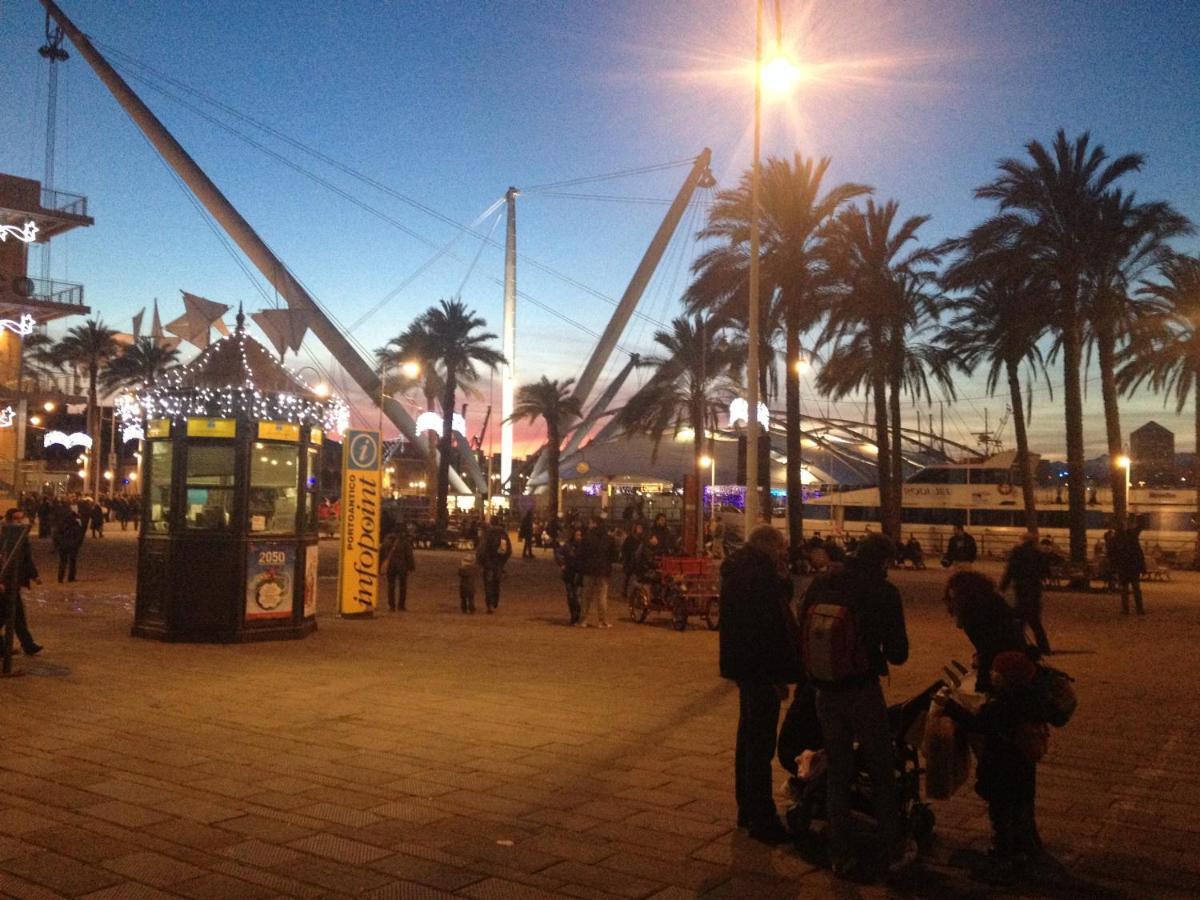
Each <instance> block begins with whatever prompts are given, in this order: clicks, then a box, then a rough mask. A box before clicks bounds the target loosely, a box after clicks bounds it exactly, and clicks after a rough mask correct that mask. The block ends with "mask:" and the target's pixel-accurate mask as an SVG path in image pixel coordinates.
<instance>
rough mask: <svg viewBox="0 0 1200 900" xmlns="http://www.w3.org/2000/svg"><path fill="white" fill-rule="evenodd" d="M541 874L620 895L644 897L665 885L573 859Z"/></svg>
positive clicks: (551, 867)
mask: <svg viewBox="0 0 1200 900" xmlns="http://www.w3.org/2000/svg"><path fill="white" fill-rule="evenodd" d="M541 874H542V875H545V876H547V877H548V878H557V879H560V880H562V881H564V882H566V883H568V884H580V885H584V886H586V887H590V888H595V889H597V890H601V891H605V892H607V893H610V894H616V895H618V896H621V897H645V896H647V895H649V894H652V893H654V892H655V891H657V890H659V889H660V888H662V887H664V886H665V885H664V883H663V882H662V881H651V880H649V879H646V878H639V877H638V876H636V875H630V874H628V873H626V872H619V871H617V870H615V869H609V868H604V867H603V866H589V865H585V864H583V863H579V862H574V861H565V862H560V863H558V864H556V865H553V866H550V867H549V868H548V869H545V870H543V871H542V872H541Z"/></svg>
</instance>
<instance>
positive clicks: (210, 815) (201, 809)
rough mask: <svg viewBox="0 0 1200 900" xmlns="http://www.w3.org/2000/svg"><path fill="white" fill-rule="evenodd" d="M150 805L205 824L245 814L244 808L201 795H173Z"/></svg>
mask: <svg viewBox="0 0 1200 900" xmlns="http://www.w3.org/2000/svg"><path fill="white" fill-rule="evenodd" d="M148 805H149V806H150V807H151V808H153V809H156V810H158V811H159V812H163V813H167V814H168V815H171V816H176V817H178V818H180V819H190V820H191V821H193V822H202V823H204V824H205V825H211V824H212V823H214V822H220V821H223V820H225V819H233V818H236V817H237V816H241V815H244V814H245V813H244V811H243V810H240V809H237V808H236V807H234V806H226V805H223V804H220V803H213V802H212V801H210V800H203V799H200V798H199V797H172V798H171V799H169V800H160V801H158V802H157V803H150V804H148Z"/></svg>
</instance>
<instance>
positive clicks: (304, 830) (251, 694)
mask: <svg viewBox="0 0 1200 900" xmlns="http://www.w3.org/2000/svg"><path fill="white" fill-rule="evenodd" d="M47 543H48V542H45V541H41V542H38V543H37V546H36V549H35V554H36V558H37V560H38V563H39V566H41V568H42V572H43V575H44V576H51V577H46V584H45V585H43V586H41V587H35V588H33V589H32V590H31V591H30V592H29V593H28V599H27V604H28V609H29V617H30V622H31V625H32V628H33V631H34V634H35V636H36V638H37V640H38V641H39V642H40V643H42V644H44V645H45V647H46V650H45V652H44V653H43V654H42V655H41V656H39V657H36V658H33V659H27V658H24V657H19V658H18V659H17V660H16V665H17V667H18V668H19V669H22V670H23V671H24V672H25V675H24V676H23V677H19V678H13V679H9V680H5V681H0V894H2V895H3V896H5V897H22V898H42V897H57V896H67V897H90V898H142V897H146V898H151V897H167V896H182V897H194V898H240V897H248V898H257V897H264V898H265V897H277V896H287V897H342V896H368V897H404V898H435V897H452V896H455V897H475V898H506V897H512V898H539V897H581V898H591V897H595V898H600V897H630V898H641V897H655V898H664V900H665V898H675V897H690V896H705V897H745V898H760V897H792V896H807V897H820V896H836V897H858V896H864V897H871V896H886V895H888V894H889V891H888V890H886V889H884V888H882V887H869V888H863V887H859V886H856V885H849V884H844V883H838V882H835V881H834V880H833V879H832V877H831V876H830V875H829V874H828V873H827V872H825V871H824V870H822V869H820V868H817V867H814V866H813V865H810V864H809V863H807V862H805V861H804V859H802V858H801V857H800V856H799V855H798V854H797V853H796V852H795V851H794V850H792V849H790V848H768V847H765V846H762V845H760V844H757V843H755V842H753V841H751V840H749V839H748V838H747V837H746V836H745V835H744V834H743V833H740V832H738V831H736V830H735V829H733V827H732V824H733V820H734V813H735V810H734V807H733V796H732V793H733V792H732V763H733V760H732V746H733V733H734V726H735V723H736V716H737V698H736V692H735V690H734V689H733V688H732V686H731V685H729V684H727V683H725V682H722V681H721V680H720V679H719V678H718V677H717V671H716V647H717V640H716V635H715V634H713V633H710V632H708V631H707V630H705V629H704V628H703V626H702V625H694V626H693V627H692V628H691V629H689V630H688V631H687V632H686V633H682V634H680V633H676V632H674V631H672V630H671V628H670V626H669V622H668V621H667V619H666V618H665V617H660V618H658V619H657V620H655V619H652V620H651V622H650V623H648V624H646V625H635V624H633V623H631V622H629V621H628V619H627V617H626V616H625V614H624V610H623V609H621V608H620V607H619V605H618V609H621V612H620V615H619V617H617V618H616V625H615V627H614V628H612V629H609V630H607V631H599V630H584V629H572V628H568V627H566V605H565V603H564V602H563V601H562V592H561V589H560V588H561V583H560V582H559V581H558V579H557V571H556V570H555V569H554V567H553V564H552V563H551V561H550V560H549V559H548V558H546V557H545V556H539V558H538V559H536V560H534V561H531V562H530V561H523V560H521V559H519V558H514V559H513V560H512V562H511V563H510V564H509V573H508V575H507V577H506V581H505V586H504V594H503V599H502V601H501V607H500V611H499V614H498V615H495V616H488V615H484V614H483V613H482V612H480V613H478V614H476V615H475V616H463V615H462V614H460V613H459V612H458V609H457V596H456V589H457V587H456V586H457V583H456V580H455V579H454V577H453V570H454V568H455V566H456V565H457V563H458V559H459V557H460V555H461V554H457V553H436V552H425V551H418V553H417V566H418V571H417V572H416V573H415V575H414V576H413V580H412V582H411V594H410V601H409V607H410V611H409V612H407V613H396V614H388V613H387V612H386V611H385V612H384V613H383V614H382V615H379V616H378V617H377V618H376V619H374V620H371V621H342V620H339V619H337V618H336V617H335V616H334V615H333V612H332V609H333V603H332V601H333V597H332V591H333V586H334V580H333V578H332V577H331V576H332V574H333V572H334V567H335V559H334V558H333V545H332V544H330V543H326V544H324V545H323V546H322V559H321V572H322V576H323V577H322V579H321V591H322V596H321V600H320V616H319V622H320V627H319V630H318V631H317V633H316V634H315V635H313V636H312V637H310V638H308V639H307V640H303V641H298V642H286V643H267V644H251V645H243V646H195V645H167V644H161V643H156V642H152V641H145V640H136V639H134V638H131V637H130V636H129V628H130V625H131V621H132V604H133V574H132V573H133V563H134V555H135V552H136V543H135V540H134V538H133V535H132V533H127V534H124V535H122V534H121V533H119V532H117V533H116V534H111V533H110V535H109V536H107V537H105V538H104V539H102V540H91V539H89V540H88V542H87V544H86V545H85V547H84V550H83V552H82V554H81V561H80V568H81V580H80V581H79V582H78V583H77V584H75V585H71V586H70V587H69V588H64V587H62V586H59V585H56V584H54V583H53V577H52V575H53V571H52V565H51V563H52V558H51V555H50V552H49V548H48V546H47ZM204 564H205V561H204V560H202V559H197V560H195V561H194V565H196V566H203V565H204ZM943 579H944V572H942V571H941V570H929V571H925V572H901V573H897V574H896V575H895V581H896V583H897V584H898V585H899V586H900V588H901V590H902V592H903V593H904V595H905V600H906V603H905V611H906V615H907V616H908V621H909V632H910V636H911V639H912V645H913V654H912V658H911V660H910V662H909V663H908V665H906V666H904V667H903V668H901V669H898V670H897V671H896V672H895V673H894V675H893V677H892V679H891V682H890V684H888V685H887V692H888V695H889V697H890V698H892V699H901V698H903V697H905V696H907V695H908V694H911V693H915V692H916V691H918V690H920V689H922V688H924V687H925V686H926V685H927V684H928V683H929V682H931V681H932V680H933V679H934V678H935V677H936V676H937V674H938V671H939V670H940V668H941V666H942V664H943V663H945V662H946V661H947V660H949V659H951V658H954V657H958V658H960V659H965V658H967V657H969V647H968V645H967V643H966V640H965V638H964V637H963V636H962V635H961V634H960V633H958V632H956V631H955V629H954V628H953V626H952V623H951V622H950V620H949V619H948V617H947V615H946V613H945V610H944V608H943V607H942V606H941V604H940V600H939V598H940V590H941V584H942V581H943ZM1198 588H1200V579H1198V578H1197V577H1196V576H1194V575H1191V574H1187V573H1184V574H1178V573H1177V574H1176V576H1175V580H1174V581H1173V582H1172V583H1170V584H1163V585H1159V584H1154V585H1149V586H1147V588H1146V594H1147V605H1148V608H1149V615H1148V616H1147V617H1145V618H1144V619H1139V618H1136V617H1122V616H1121V615H1120V614H1119V603H1118V600H1117V599H1116V598H1115V597H1114V596H1112V595H1100V594H1092V595H1080V594H1067V593H1052V594H1050V595H1049V596H1048V599H1047V626H1048V629H1049V631H1050V637H1051V640H1052V642H1053V643H1054V645H1055V647H1056V649H1057V650H1059V651H1060V654H1061V655H1058V656H1056V657H1055V664H1057V665H1060V666H1062V667H1063V668H1065V669H1067V670H1068V671H1070V672H1071V673H1072V674H1073V675H1075V676H1076V677H1077V679H1078V685H1077V686H1078V690H1079V694H1080V700H1081V702H1080V709H1079V712H1078V714H1077V715H1076V717H1075V720H1074V721H1073V722H1072V723H1071V724H1070V726H1069V727H1067V728H1066V729H1063V730H1060V731H1056V732H1055V733H1054V735H1053V738H1052V746H1051V750H1050V753H1049V755H1048V757H1047V759H1046V761H1045V763H1044V764H1043V765H1042V767H1041V772H1040V775H1039V796H1038V815H1039V818H1040V822H1041V828H1042V834H1043V837H1044V838H1045V839H1046V841H1047V845H1048V849H1049V850H1050V851H1051V852H1052V854H1053V856H1054V857H1055V859H1056V860H1057V861H1058V863H1059V865H1057V866H1054V865H1047V866H1045V867H1043V868H1042V869H1041V870H1039V872H1038V873H1037V880H1036V881H1034V882H1032V883H1028V884H1025V885H1023V886H1022V888H1021V889H1020V891H1019V892H1018V893H1022V894H1025V895H1031V896H1060V897H1092V896H1097V897H1102V896H1129V897H1139V898H1140V897H1174V896H1178V897H1185V896H1196V895H1197V894H1200V814H1198V813H1197V809H1198V806H1200V726H1198V724H1197V715H1196V709H1195V699H1194V698H1195V697H1196V696H1197V688H1196V681H1197V678H1198V677H1200V658H1198V655H1197V647H1200V596H1198V594H1200V591H1198ZM480 605H481V606H482V603H481V604H480ZM777 781H778V783H779V784H780V786H782V781H783V778H782V774H780V775H779V776H778V778H777ZM780 799H781V803H782V797H781V798H780ZM934 805H935V808H936V811H937V815H938V825H937V832H938V838H937V842H936V844H935V847H934V849H933V851H932V853H931V856H930V858H929V859H928V860H927V861H926V863H925V865H924V866H923V867H922V868H921V869H920V870H919V871H917V872H915V873H913V874H912V875H911V876H910V878H909V879H908V881H907V883H906V884H904V885H901V886H900V888H897V889H893V890H892V892H891V893H893V894H899V895H913V896H979V897H983V896H997V894H996V892H995V891H994V890H990V889H985V888H983V887H982V886H979V885H975V884H973V883H972V882H971V881H970V880H969V879H968V878H967V876H966V874H965V868H966V861H967V860H969V859H970V858H971V856H972V854H974V853H978V852H980V851H982V850H984V849H986V846H987V820H986V815H985V810H984V806H983V803H982V801H980V800H979V799H978V798H976V797H975V796H974V795H973V793H972V792H971V791H970V789H969V788H968V789H964V790H963V791H962V792H961V793H960V794H959V795H958V796H956V797H955V798H953V799H952V800H950V801H946V802H940V803H935V804H934Z"/></svg>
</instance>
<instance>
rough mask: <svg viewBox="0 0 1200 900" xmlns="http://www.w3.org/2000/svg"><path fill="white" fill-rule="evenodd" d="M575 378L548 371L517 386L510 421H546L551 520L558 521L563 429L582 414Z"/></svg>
mask: <svg viewBox="0 0 1200 900" xmlns="http://www.w3.org/2000/svg"><path fill="white" fill-rule="evenodd" d="M574 383H575V379H574V378H568V379H567V380H566V381H563V382H561V383H560V382H559V381H558V379H555V380H553V381H551V380H550V379H549V378H547V377H546V376H545V375H543V376H542V378H541V380H540V381H535V382H534V383H533V384H523V385H521V386H520V387H519V388H517V396H516V403H515V404H514V406H513V411H512V415H511V416H509V421H510V422H518V421H520V420H521V419H528V420H529V421H530V422H531V423H533V422H536V421H537V420H538V419H539V418H540V419H541V420H542V421H544V422H545V423H546V464H547V472H548V473H549V479H550V515H549V521H550V522H557V521H558V452H559V448H560V447H561V446H562V429H563V426H564V425H566V424H567V423H568V422H570V421H573V420H575V419H578V418H580V417H582V416H583V409H582V407H581V405H580V402H579V398H578V397H572V396H571V385H572V384H574Z"/></svg>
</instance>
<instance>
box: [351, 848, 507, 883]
mask: <svg viewBox="0 0 1200 900" xmlns="http://www.w3.org/2000/svg"><path fill="white" fill-rule="evenodd" d="M370 866H371V868H372V869H378V870H379V871H380V872H384V873H386V874H387V875H390V876H392V877H394V878H399V879H402V880H404V881H406V882H415V883H419V884H422V885H427V886H429V887H431V888H437V889H439V890H445V891H457V890H459V889H460V888H464V887H466V886H467V885H469V884H474V883H475V882H477V881H482V880H483V878H484V877H485V876H484V874H483V873H482V872H477V871H474V870H472V869H470V868H465V867H464V866H463V865H462V864H459V863H456V864H453V865H452V864H449V863H443V862H434V861H433V860H429V859H422V858H421V857H419V856H410V855H409V854H407V853H394V854H392V855H391V856H385V857H383V858H382V859H377V860H374V861H372V862H371V863H370Z"/></svg>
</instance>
